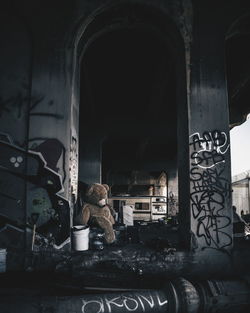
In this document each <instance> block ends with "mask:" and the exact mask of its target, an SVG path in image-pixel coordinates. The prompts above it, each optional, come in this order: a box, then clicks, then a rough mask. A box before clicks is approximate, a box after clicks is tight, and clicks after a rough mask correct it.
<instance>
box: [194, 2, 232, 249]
mask: <svg viewBox="0 0 250 313" xmlns="http://www.w3.org/2000/svg"><path fill="white" fill-rule="evenodd" d="M209 6H211V5H210V4H209V3H208V2H207V3H206V4H205V6H203V5H201V4H199V2H198V1H197V3H196V5H195V7H194V33H193V46H192V56H191V90H190V91H191V93H190V105H189V153H190V216H189V218H190V229H191V235H192V238H191V248H192V249H197V250H204V249H208V248H212V249H218V250H224V249H230V248H231V247H232V211H231V191H230V190H231V188H230V184H231V166H230V142H229V118H228V99H227V86H226V77H225V66H224V64H225V59H224V54H225V52H224V50H225V47H224V42H225V29H223V27H222V26H221V20H220V15H219V14H220V13H215V12H213V10H211V8H209ZM207 12H213V16H209V15H208V13H207Z"/></svg>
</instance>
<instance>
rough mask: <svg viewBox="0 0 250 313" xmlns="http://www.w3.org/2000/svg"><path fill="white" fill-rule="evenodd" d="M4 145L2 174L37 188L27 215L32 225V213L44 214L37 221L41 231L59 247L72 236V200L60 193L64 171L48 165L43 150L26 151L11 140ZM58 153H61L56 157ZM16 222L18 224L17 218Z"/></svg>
mask: <svg viewBox="0 0 250 313" xmlns="http://www.w3.org/2000/svg"><path fill="white" fill-rule="evenodd" d="M42 147H43V146H42ZM0 148H1V155H0V168H1V170H2V171H3V173H6V175H3V176H2V177H7V175H8V177H10V178H11V181H15V180H16V179H17V178H18V179H21V180H23V182H24V181H26V182H27V183H29V184H30V185H31V186H32V189H33V190H34V191H35V192H34V197H35V198H34V199H32V205H31V207H32V210H33V211H32V210H31V212H29V213H28V216H27V218H28V220H27V222H28V224H29V226H33V225H32V222H31V217H32V214H33V216H34V212H35V213H36V215H37V216H38V218H39V217H41V216H42V218H40V221H39V225H38V224H37V220H36V221H35V222H34V223H36V224H37V226H39V227H38V228H37V230H38V232H39V234H40V235H43V236H44V237H47V238H50V239H53V243H54V244H56V245H57V246H58V245H61V244H62V243H63V242H64V241H65V240H66V239H67V238H68V236H69V229H70V210H69V203H68V201H67V200H66V199H65V198H63V197H62V196H60V195H59V194H58V193H60V192H61V191H62V190H63V184H62V178H61V176H60V174H58V173H57V172H56V171H55V170H54V168H50V167H48V164H47V162H46V161H45V159H44V157H43V155H42V154H41V152H38V151H26V150H24V149H22V148H20V147H18V146H16V145H14V144H13V142H8V141H0ZM58 155H59V153H58V154H57V155H56V156H55V158H57V157H58ZM50 161H51V163H50V165H53V166H55V165H56V162H54V163H53V162H52V161H54V160H50ZM27 162H28V164H29V166H28V167H27V166H26V164H27ZM13 186H14V185H13ZM16 209H18V207H17V208H16ZM19 209H20V208H19ZM0 217H1V214H0ZM8 222H10V221H9V220H8ZM12 222H13V224H15V222H16V221H15V220H13V221H12ZM34 223H33V224H34ZM25 228H26V225H23V229H25Z"/></svg>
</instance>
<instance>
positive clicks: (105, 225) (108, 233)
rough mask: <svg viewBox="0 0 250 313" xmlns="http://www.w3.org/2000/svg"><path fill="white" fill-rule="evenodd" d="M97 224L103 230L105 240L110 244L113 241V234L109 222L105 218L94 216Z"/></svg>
mask: <svg viewBox="0 0 250 313" xmlns="http://www.w3.org/2000/svg"><path fill="white" fill-rule="evenodd" d="M95 218H96V221H97V223H98V224H99V226H100V227H101V228H102V229H103V230H104V233H105V239H106V240H107V242H108V243H112V242H113V241H114V240H115V233H114V230H113V227H112V224H111V222H110V221H109V220H108V219H107V218H106V217H105V216H95Z"/></svg>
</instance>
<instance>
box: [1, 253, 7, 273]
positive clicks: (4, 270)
mask: <svg viewBox="0 0 250 313" xmlns="http://www.w3.org/2000/svg"><path fill="white" fill-rule="evenodd" d="M6 254H7V252H6V249H0V273H4V272H6Z"/></svg>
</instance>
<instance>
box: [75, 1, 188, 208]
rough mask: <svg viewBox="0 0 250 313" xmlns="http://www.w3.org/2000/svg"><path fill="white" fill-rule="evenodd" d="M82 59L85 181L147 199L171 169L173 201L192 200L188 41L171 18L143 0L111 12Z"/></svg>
mask: <svg viewBox="0 0 250 313" xmlns="http://www.w3.org/2000/svg"><path fill="white" fill-rule="evenodd" d="M77 57H78V59H77V60H78V61H77V71H78V73H79V77H80V80H79V87H80V101H79V103H80V106H79V107H80V113H79V138H80V144H79V154H80V160H79V165H80V168H79V179H80V180H82V181H84V182H87V183H93V182H102V183H108V184H109V185H111V186H112V192H113V193H114V195H118V194H122V195H123V194H128V193H129V194H130V195H135V194H137V195H139V194H140V195H142V196H148V195H149V190H150V187H152V185H154V182H155V181H157V180H158V179H159V177H160V175H161V174H162V172H164V173H166V176H167V182H168V183H167V185H168V186H166V187H167V189H168V193H171V196H172V198H171V200H172V205H174V204H177V202H178V201H180V202H182V203H183V202H184V201H186V199H188V196H187V194H188V192H189V183H188V176H189V172H188V154H187V153H186V152H187V150H188V149H187V145H188V126H187V125H188V123H187V121H188V116H187V105H186V84H185V58H184V44H183V42H182V39H181V36H180V34H179V32H178V30H177V28H176V26H175V25H174V24H173V22H172V21H171V20H170V18H169V17H168V16H166V15H165V14H164V13H163V12H161V11H159V10H157V9H155V8H153V7H148V6H145V5H143V6H142V5H138V4H136V5H135V4H133V5H123V6H119V7H111V8H109V9H106V10H104V12H102V13H101V14H100V15H97V16H96V17H95V18H93V19H92V22H91V23H90V24H89V25H88V26H87V27H85V31H84V32H83V34H82V37H81V39H80V40H79V44H78V53H77ZM178 178H179V186H178ZM183 182H185V183H183ZM156 185H157V184H156ZM158 187H159V186H158ZM167 195H168V194H166V196H167ZM173 197H176V199H174V198H173ZM183 199H184V200H183ZM174 201H175V202H174ZM187 205H189V204H188V202H187V203H186V207H187ZM176 208H177V205H176ZM177 211H178V210H177V209H176V210H175V211H174V213H173V214H176V213H177Z"/></svg>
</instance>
